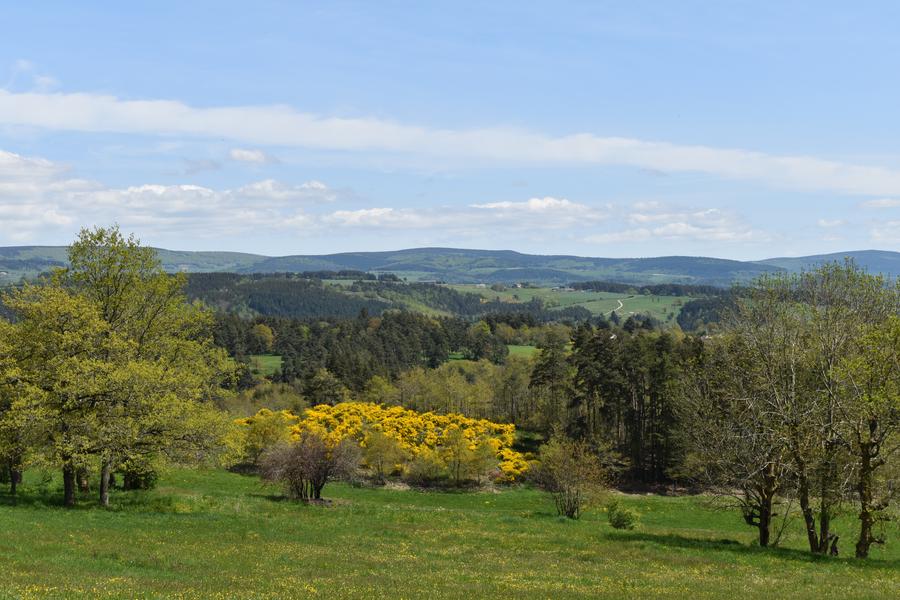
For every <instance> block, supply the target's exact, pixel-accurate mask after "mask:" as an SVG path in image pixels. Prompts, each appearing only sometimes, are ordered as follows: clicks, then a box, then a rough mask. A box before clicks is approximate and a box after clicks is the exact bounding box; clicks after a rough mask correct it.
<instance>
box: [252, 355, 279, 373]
mask: <svg viewBox="0 0 900 600" xmlns="http://www.w3.org/2000/svg"><path fill="white" fill-rule="evenodd" d="M248 358H249V359H250V368H251V370H252V371H253V372H254V373H258V374H260V375H266V376H269V375H272V374H274V373H275V372H276V371H278V370H279V369H281V357H280V356H278V355H277V354H251V355H250V356H249V357H248Z"/></svg>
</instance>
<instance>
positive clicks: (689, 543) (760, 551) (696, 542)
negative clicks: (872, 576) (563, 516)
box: [603, 531, 900, 570]
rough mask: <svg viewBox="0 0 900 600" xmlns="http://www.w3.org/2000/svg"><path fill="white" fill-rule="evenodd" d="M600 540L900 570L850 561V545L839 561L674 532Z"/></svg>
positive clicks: (899, 564) (873, 561)
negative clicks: (848, 550)
mask: <svg viewBox="0 0 900 600" xmlns="http://www.w3.org/2000/svg"><path fill="white" fill-rule="evenodd" d="M603 537H605V538H606V539H608V540H610V541H614V542H625V543H650V544H659V545H661V546H669V547H672V548H684V549H688V550H705V551H709V550H712V551H720V552H735V553H738V554H743V555H752V554H756V555H766V556H772V557H776V558H779V559H784V560H792V561H798V562H806V563H817V562H832V563H837V564H841V565H846V566H850V567H856V568H861V569H889V570H894V569H900V560H896V559H891V560H883V559H877V558H869V559H865V560H858V559H856V558H853V554H852V552H853V548H852V545H851V546H850V555H849V556H846V555H845V556H843V557H841V558H835V557H831V556H822V555H818V554H811V553H809V552H808V551H805V550H797V549H794V548H761V547H759V546H756V545H748V544H743V543H741V542H738V541H735V540H728V539H720V540H714V539H704V538H693V537H687V536H683V535H678V534H674V533H666V534H661V533H647V532H643V531H614V532H605V533H603Z"/></svg>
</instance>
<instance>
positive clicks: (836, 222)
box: [816, 219, 847, 229]
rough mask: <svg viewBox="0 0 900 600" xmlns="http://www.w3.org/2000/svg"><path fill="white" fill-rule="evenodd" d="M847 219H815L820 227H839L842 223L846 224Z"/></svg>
mask: <svg viewBox="0 0 900 600" xmlns="http://www.w3.org/2000/svg"><path fill="white" fill-rule="evenodd" d="M846 224H847V221H845V220H844V219H819V220H818V221H816V225H818V226H819V227H822V228H823V229H830V228H832V227H840V226H842V225H846Z"/></svg>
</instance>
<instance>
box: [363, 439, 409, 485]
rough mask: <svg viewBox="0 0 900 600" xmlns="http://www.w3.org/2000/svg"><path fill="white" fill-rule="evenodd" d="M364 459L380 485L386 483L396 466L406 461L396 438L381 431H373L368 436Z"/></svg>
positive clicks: (365, 442)
mask: <svg viewBox="0 0 900 600" xmlns="http://www.w3.org/2000/svg"><path fill="white" fill-rule="evenodd" d="M363 457H364V458H365V461H366V464H367V465H369V468H370V469H371V470H372V473H373V474H374V475H375V478H376V479H377V480H378V482H380V483H384V481H385V478H386V477H387V476H388V475H390V474H391V472H393V470H394V468H395V467H396V465H398V464H400V463H402V462H404V460H405V459H406V455H405V453H404V452H403V448H401V447H400V443H399V442H398V441H397V440H396V439H395V438H393V437H391V436H389V435H385V433H384V432H383V431H381V430H380V429H372V430H371V431H369V432H368V433H367V434H366V437H365V440H364V442H363Z"/></svg>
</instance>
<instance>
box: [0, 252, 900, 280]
mask: <svg viewBox="0 0 900 600" xmlns="http://www.w3.org/2000/svg"><path fill="white" fill-rule="evenodd" d="M158 252H159V256H160V259H161V260H162V262H163V265H164V266H165V268H166V269H168V270H170V271H185V272H189V273H203V272H234V273H273V272H301V271H321V270H342V269H353V270H360V271H371V272H391V273H396V274H397V275H399V276H401V277H404V278H407V279H408V280H410V281H428V280H441V281H447V282H452V283H481V282H484V283H511V282H516V281H530V282H534V283H541V284H553V285H556V284H564V283H569V282H573V281H589V280H608V281H620V282H625V283H642V284H647V283H672V282H675V283H691V284H712V285H723V286H724V285H729V284H730V283H732V282H734V281H746V280H748V279H751V278H753V277H756V276H758V275H760V274H762V273H765V272H771V271H779V270H789V271H796V270H800V269H803V268H810V267H812V266H815V265H816V264H820V263H821V262H824V261H828V260H842V259H843V257H845V256H849V257H851V258H853V259H854V260H856V261H857V263H858V264H860V265H861V266H863V267H865V268H867V269H869V271H871V272H875V273H884V274H885V275H887V276H890V277H896V276H898V275H900V253H898V252H888V251H877V250H866V251H853V252H841V253H836V254H827V255H816V256H805V257H797V258H772V259H767V260H762V261H737V260H727V259H720V258H707V257H694V256H664V257H657V258H592V257H582V256H566V255H546V256H545V255H533V254H522V253H519V252H513V251H510V250H465V249H454V248H414V249H409V250H397V251H389V252H345V253H339V254H323V255H297V256H281V257H270V256H262V255H258V254H245V253H239V252H187V251H172V250H164V249H160V250H158ZM65 258H66V257H65V248H64V247H62V246H12V247H2V248H0V282H2V281H7V282H12V281H17V280H19V279H20V278H21V277H23V276H25V277H28V276H34V275H36V274H38V273H40V272H42V271H46V270H48V269H52V268H54V267H59V266H63V265H64V264H65Z"/></svg>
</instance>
